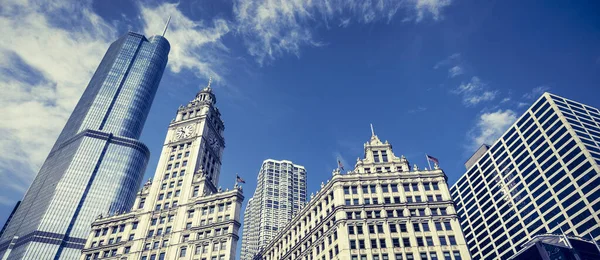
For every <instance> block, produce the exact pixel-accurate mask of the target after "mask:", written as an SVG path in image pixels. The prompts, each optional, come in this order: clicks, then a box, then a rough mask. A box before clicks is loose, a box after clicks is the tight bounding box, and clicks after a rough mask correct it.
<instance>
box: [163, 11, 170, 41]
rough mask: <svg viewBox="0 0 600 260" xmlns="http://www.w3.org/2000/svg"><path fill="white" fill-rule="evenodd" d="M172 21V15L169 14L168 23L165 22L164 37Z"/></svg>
mask: <svg viewBox="0 0 600 260" xmlns="http://www.w3.org/2000/svg"><path fill="white" fill-rule="evenodd" d="M170 22H171V16H170V15H169V19H168V20H167V24H165V29H164V30H163V33H162V37H165V33H167V29H168V28H169V23H170Z"/></svg>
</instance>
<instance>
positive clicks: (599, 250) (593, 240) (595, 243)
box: [588, 233, 600, 253]
mask: <svg viewBox="0 0 600 260" xmlns="http://www.w3.org/2000/svg"><path fill="white" fill-rule="evenodd" d="M588 235H590V238H591V239H592V242H594V245H596V249H598V252H599V253H600V245H598V242H596V239H594V236H592V233H589V234H588Z"/></svg>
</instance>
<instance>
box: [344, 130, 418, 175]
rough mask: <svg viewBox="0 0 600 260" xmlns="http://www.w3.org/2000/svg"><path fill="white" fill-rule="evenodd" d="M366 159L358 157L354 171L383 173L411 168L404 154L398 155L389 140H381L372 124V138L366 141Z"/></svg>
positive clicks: (404, 170) (405, 170)
mask: <svg viewBox="0 0 600 260" xmlns="http://www.w3.org/2000/svg"><path fill="white" fill-rule="evenodd" d="M364 147H365V155H364V157H365V158H364V159H360V158H357V159H356V165H355V168H354V172H356V173H382V172H390V173H391V172H407V171H409V170H410V165H409V163H408V160H406V158H405V157H404V156H402V157H396V156H395V155H394V152H393V151H392V145H391V144H390V143H388V141H385V142H381V140H379V137H377V135H375V131H373V125H371V139H370V140H369V141H368V142H366V143H365V145H364Z"/></svg>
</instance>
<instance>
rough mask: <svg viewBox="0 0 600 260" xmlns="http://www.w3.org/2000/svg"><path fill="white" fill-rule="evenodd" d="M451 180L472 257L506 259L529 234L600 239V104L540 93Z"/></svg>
mask: <svg viewBox="0 0 600 260" xmlns="http://www.w3.org/2000/svg"><path fill="white" fill-rule="evenodd" d="M486 148H487V146H484V147H482V149H483V150H482V149H480V150H479V151H478V153H476V154H477V155H476V157H478V158H471V159H470V160H469V162H468V165H467V167H468V169H467V172H466V173H465V174H464V175H463V176H462V177H461V178H460V179H459V180H458V182H457V183H456V184H455V185H454V186H452V188H451V193H452V197H453V199H454V201H455V203H456V208H457V213H458V215H459V217H460V219H461V226H462V227H463V229H464V233H465V237H466V239H467V243H468V245H469V249H470V251H471V254H472V257H473V259H508V258H509V257H510V256H512V255H514V254H515V253H516V252H517V251H519V250H520V249H521V248H522V246H523V245H524V244H525V243H526V242H527V241H528V240H530V239H532V238H533V237H534V236H536V235H539V234H543V233H560V229H562V230H563V231H564V232H565V233H566V234H567V235H574V236H579V237H586V238H587V237H589V236H590V235H591V236H593V237H594V238H595V239H596V240H598V239H600V216H599V213H600V178H599V173H600V168H599V166H598V165H599V163H600V111H599V110H598V109H596V108H594V107H590V106H587V105H584V104H581V103H578V102H575V101H572V100H568V99H565V98H562V97H559V96H556V95H553V94H550V93H545V94H543V95H542V96H541V97H540V98H539V99H538V100H537V101H536V102H535V103H534V104H533V105H532V106H531V108H529V109H528V110H527V111H526V112H525V113H524V114H523V115H522V116H521V117H520V118H519V119H518V120H517V121H516V122H515V123H514V124H513V125H512V126H511V127H510V128H509V129H508V131H506V132H505V133H504V134H503V136H502V137H501V138H499V139H498V140H497V141H496V142H495V143H494V144H493V145H491V146H489V149H487V151H485V150H486Z"/></svg>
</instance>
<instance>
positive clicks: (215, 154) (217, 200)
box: [81, 83, 244, 260]
mask: <svg viewBox="0 0 600 260" xmlns="http://www.w3.org/2000/svg"><path fill="white" fill-rule="evenodd" d="M215 103H216V98H215V96H214V94H213V93H212V89H211V88H210V83H209V85H208V86H207V87H206V88H204V89H203V90H202V91H200V92H199V93H198V94H197V95H196V97H195V99H193V100H192V101H190V102H189V103H188V104H187V105H186V106H181V107H180V108H179V109H178V111H177V116H176V118H175V119H174V120H173V121H172V122H171V124H170V125H169V128H168V131H167V136H166V139H165V143H164V146H163V149H162V153H161V156H160V159H159V162H158V166H157V168H156V173H155V175H154V178H153V179H152V180H149V181H148V183H146V184H145V185H144V186H143V188H142V189H141V191H140V192H139V193H138V195H137V198H136V201H135V204H134V207H133V208H132V209H131V211H130V212H127V213H123V214H118V215H113V216H104V217H101V216H99V217H98V219H96V221H95V222H94V223H92V231H91V233H90V235H89V237H88V240H87V242H86V244H85V247H84V249H83V252H82V256H81V259H86V260H87V259H97V258H102V259H136V260H138V259H141V260H159V259H160V260H162V259H198V260H225V259H235V255H236V246H237V241H238V239H239V238H238V229H239V227H240V212H241V204H242V201H243V200H244V196H243V194H242V189H241V187H239V186H237V185H236V186H235V187H234V188H233V189H232V190H223V189H221V188H217V187H218V186H217V185H218V180H219V175H220V169H221V156H222V154H223V148H224V146H225V142H224V139H223V130H224V125H223V122H222V121H221V118H220V116H221V115H220V113H219V110H218V109H217V108H216V107H215ZM231 181H232V182H233V181H234V180H231Z"/></svg>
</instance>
